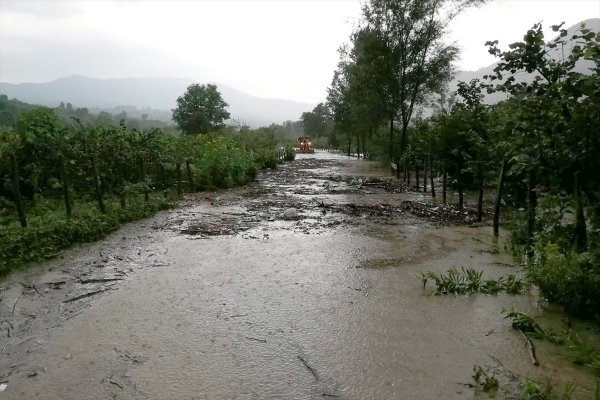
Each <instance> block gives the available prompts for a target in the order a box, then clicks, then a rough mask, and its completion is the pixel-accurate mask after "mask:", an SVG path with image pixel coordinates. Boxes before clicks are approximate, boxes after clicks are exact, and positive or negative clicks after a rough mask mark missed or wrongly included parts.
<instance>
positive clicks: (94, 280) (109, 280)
mask: <svg viewBox="0 0 600 400" xmlns="http://www.w3.org/2000/svg"><path fill="white" fill-rule="evenodd" d="M122 280H123V278H98V279H80V280H79V282H81V283H100V282H114V281H122Z"/></svg>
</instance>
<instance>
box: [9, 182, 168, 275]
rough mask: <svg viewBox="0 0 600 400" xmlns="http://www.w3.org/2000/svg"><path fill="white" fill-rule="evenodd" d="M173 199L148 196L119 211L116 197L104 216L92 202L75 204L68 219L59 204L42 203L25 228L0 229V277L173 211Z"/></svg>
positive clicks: (15, 224)
mask: <svg viewBox="0 0 600 400" xmlns="http://www.w3.org/2000/svg"><path fill="white" fill-rule="evenodd" d="M176 199H177V197H175V196H166V197H165V196H164V194H162V193H160V194H159V193H151V194H150V196H149V201H147V202H145V201H143V199H142V198H139V199H135V198H134V199H131V200H130V203H129V204H128V206H127V208H122V207H121V205H120V199H119V198H118V197H116V196H108V197H107V198H106V208H107V212H106V214H102V213H101V212H100V210H99V209H98V206H97V203H96V202H95V201H88V202H78V203H77V204H76V207H75V208H74V210H73V214H72V216H71V218H67V216H66V214H65V212H64V208H63V207H62V203H61V202H60V201H58V200H41V201H39V202H38V204H37V205H36V206H35V207H34V208H33V209H31V210H30V211H29V216H28V227H27V228H25V229H24V228H21V226H20V225H19V224H18V222H16V221H13V222H12V223H10V224H6V225H0V276H5V275H6V274H8V273H9V272H10V271H11V270H13V269H16V268H19V267H21V266H23V265H25V264H28V263H31V262H41V261H43V260H46V259H50V258H53V257H55V256H57V255H59V254H60V253H61V252H62V251H63V250H64V249H66V248H68V247H70V246H72V245H73V244H75V243H87V242H93V241H96V240H99V239H101V238H103V237H105V236H106V235H108V234H109V233H111V232H113V231H115V230H117V229H118V228H119V226H121V225H122V224H124V223H127V222H131V221H135V220H139V219H143V218H147V217H150V216H152V215H154V214H155V213H156V212H157V211H160V210H164V209H167V208H169V207H172V206H173V205H174V204H175V203H174V201H175V200H176Z"/></svg>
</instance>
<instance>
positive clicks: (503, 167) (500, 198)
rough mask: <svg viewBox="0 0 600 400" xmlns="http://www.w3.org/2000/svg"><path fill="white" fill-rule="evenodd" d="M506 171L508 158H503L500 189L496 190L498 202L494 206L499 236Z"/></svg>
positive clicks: (496, 232)
mask: <svg viewBox="0 0 600 400" xmlns="http://www.w3.org/2000/svg"><path fill="white" fill-rule="evenodd" d="M505 173H506V160H502V165H501V166H500V176H499V177H498V190H497V191H496V204H495V206H494V236H498V228H499V224H500V205H501V202H502V189H503V186H504V175H505Z"/></svg>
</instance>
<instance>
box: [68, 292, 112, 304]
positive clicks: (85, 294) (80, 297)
mask: <svg viewBox="0 0 600 400" xmlns="http://www.w3.org/2000/svg"><path fill="white" fill-rule="evenodd" d="M109 290H112V289H111V288H105V289H100V290H94V291H93V292H88V293H84V294H81V295H79V296H75V297H71V298H70V299H67V300H65V301H63V303H70V302H72V301H76V300H79V299H83V298H86V297H90V296H93V295H95V294H99V293H102V292H106V291H109Z"/></svg>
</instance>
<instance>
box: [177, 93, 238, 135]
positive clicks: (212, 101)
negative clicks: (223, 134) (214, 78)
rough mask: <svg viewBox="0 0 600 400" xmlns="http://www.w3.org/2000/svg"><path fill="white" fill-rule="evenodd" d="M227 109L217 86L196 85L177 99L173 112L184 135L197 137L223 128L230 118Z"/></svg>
mask: <svg viewBox="0 0 600 400" xmlns="http://www.w3.org/2000/svg"><path fill="white" fill-rule="evenodd" d="M227 107H228V104H227V103H226V102H225V101H224V100H223V98H222V97H221V93H220V92H219V91H218V90H217V86H216V85H211V84H207V85H200V84H197V83H194V84H192V85H190V86H188V88H187V90H186V92H185V93H184V94H183V96H180V97H178V98H177V107H176V108H174V109H173V110H171V111H173V121H175V123H176V124H177V126H178V127H179V129H181V130H182V131H183V133H185V134H188V135H196V134H203V133H208V132H211V131H214V130H216V129H219V128H222V127H223V122H224V121H225V120H226V119H228V118H229V117H230V114H229V112H228V111H227Z"/></svg>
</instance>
